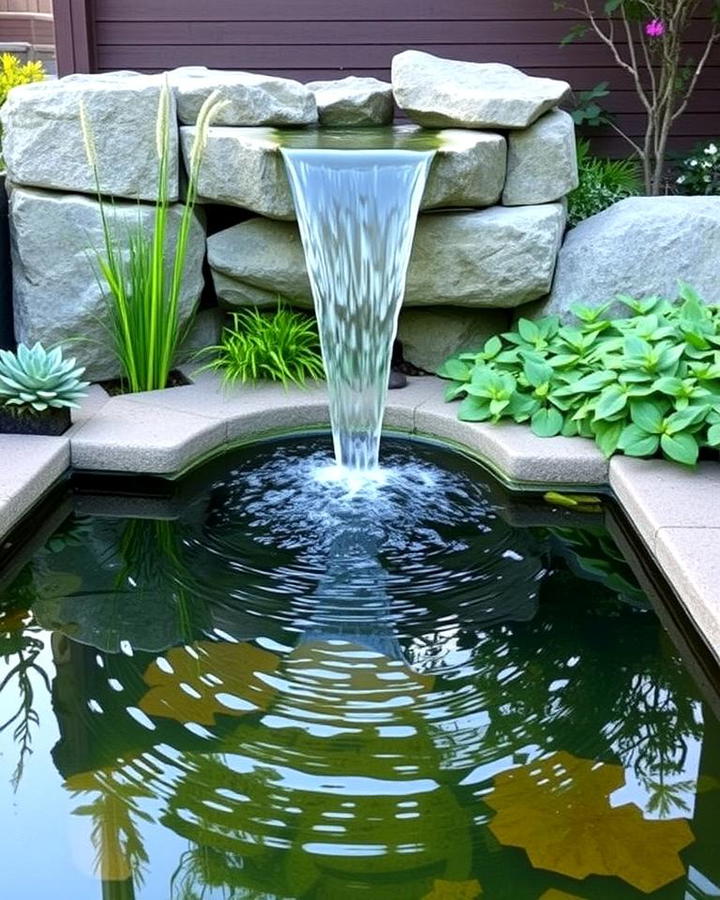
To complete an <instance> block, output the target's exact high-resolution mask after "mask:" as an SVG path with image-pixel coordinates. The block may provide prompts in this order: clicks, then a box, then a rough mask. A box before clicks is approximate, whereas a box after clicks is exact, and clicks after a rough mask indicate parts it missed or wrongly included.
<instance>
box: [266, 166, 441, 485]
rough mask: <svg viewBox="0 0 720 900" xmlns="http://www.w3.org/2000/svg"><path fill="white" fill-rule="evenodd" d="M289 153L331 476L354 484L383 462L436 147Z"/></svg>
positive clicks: (288, 167)
mask: <svg viewBox="0 0 720 900" xmlns="http://www.w3.org/2000/svg"><path fill="white" fill-rule="evenodd" d="M282 154H283V157H284V159H285V163H286V166H287V170H288V176H289V179H290V185H291V188H292V193H293V198H294V201H295V208H296V211H297V216H298V223H299V226H300V236H301V238H302V242H303V247H304V249H305V257H306V259H307V265H308V273H309V276H310V284H311V287H312V292H313V298H314V300H315V310H316V314H317V319H318V325H319V329H320V343H321V346H322V353H323V358H324V360H325V371H326V375H327V383H328V394H329V400H330V422H331V425H332V431H333V443H334V447H335V458H336V461H337V464H338V466H339V467H340V472H339V473H338V472H337V471H336V472H335V473H334V475H335V477H337V476H338V474H340V475H343V474H346V475H347V477H348V480H349V483H350V485H351V486H354V487H357V486H358V485H360V484H362V483H363V482H364V481H365V480H366V476H367V475H368V474H369V473H373V472H374V471H375V470H377V467H378V454H379V446H380V431H381V427H382V418H383V411H384V408H385V397H386V393H387V383H388V376H389V373H390V357H391V351H392V344H393V340H394V339H395V335H396V332H397V321H398V315H399V313H400V304H401V303H402V298H403V295H404V293H405V279H406V275H407V268H408V263H409V261H410V251H411V249H412V242H413V236H414V233H415V223H416V220H417V214H418V210H419V208H420V200H421V198H422V194H423V191H424V189H425V182H426V179H427V174H428V171H429V169H430V164H431V162H432V159H433V156H434V151H412V150H361V151H357V150H319V149H312V150H299V149H290V148H284V149H283V150H282ZM327 477H330V478H332V477H333V473H332V472H330V473H327ZM370 480H372V476H371V478H370Z"/></svg>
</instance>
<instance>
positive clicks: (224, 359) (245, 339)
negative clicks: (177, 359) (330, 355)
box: [203, 306, 324, 387]
mask: <svg viewBox="0 0 720 900" xmlns="http://www.w3.org/2000/svg"><path fill="white" fill-rule="evenodd" d="M208 350H209V352H214V353H215V354H216V356H215V358H214V359H213V360H212V361H211V362H209V363H208V364H207V365H205V366H204V367H203V368H205V369H212V370H215V371H218V372H221V373H222V376H223V379H224V380H225V381H226V382H227V383H229V384H234V383H236V382H238V381H240V382H246V381H258V380H262V379H267V380H269V381H281V382H282V383H283V384H284V385H285V386H286V387H287V385H288V384H290V383H291V382H292V383H295V384H298V385H302V384H304V382H305V380H306V379H307V378H323V377H324V368H323V361H322V356H321V354H320V339H319V338H318V333H317V326H316V324H315V320H314V319H313V318H312V317H311V316H307V315H303V314H301V313H297V312H294V311H293V310H291V309H287V308H285V307H284V306H278V309H277V310H276V311H275V312H274V313H270V314H268V313H262V312H260V311H259V310H257V309H252V310H243V311H242V312H239V313H234V314H233V324H232V325H230V326H227V327H226V328H225V329H224V330H223V334H222V337H221V340H220V343H219V344H218V345H217V346H215V347H210V348H208Z"/></svg>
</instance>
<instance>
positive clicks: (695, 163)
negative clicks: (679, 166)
mask: <svg viewBox="0 0 720 900" xmlns="http://www.w3.org/2000/svg"><path fill="white" fill-rule="evenodd" d="M697 164H698V161H697V160H696V159H691V160H690V168H692V169H694V168H695V167H696V166H697Z"/></svg>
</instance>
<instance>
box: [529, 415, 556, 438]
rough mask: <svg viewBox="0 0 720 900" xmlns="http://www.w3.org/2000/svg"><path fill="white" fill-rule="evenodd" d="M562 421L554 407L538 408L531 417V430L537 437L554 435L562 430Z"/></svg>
mask: <svg viewBox="0 0 720 900" xmlns="http://www.w3.org/2000/svg"><path fill="white" fill-rule="evenodd" d="M563 421H564V420H563V417H562V414H561V413H560V412H558V411H557V410H556V409H552V408H549V409H539V410H538V411H537V412H536V413H535V415H534V416H533V417H532V423H531V424H532V430H533V432H534V433H535V434H536V435H538V437H555V435H556V434H560V432H561V431H562V427H563Z"/></svg>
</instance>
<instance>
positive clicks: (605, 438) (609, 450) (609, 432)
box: [592, 421, 625, 459]
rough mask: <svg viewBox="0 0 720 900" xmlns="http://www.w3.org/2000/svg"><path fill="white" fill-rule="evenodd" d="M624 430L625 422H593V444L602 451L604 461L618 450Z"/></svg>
mask: <svg viewBox="0 0 720 900" xmlns="http://www.w3.org/2000/svg"><path fill="white" fill-rule="evenodd" d="M624 428H625V422H623V421H620V422H593V426H592V429H593V431H594V433H595V443H596V444H597V445H598V447H599V448H600V449H601V450H602V452H603V455H604V456H605V458H606V459H609V458H610V457H611V456H612V455H613V453H615V451H616V450H617V448H618V444H619V443H620V435H621V434H622V433H623V430H624Z"/></svg>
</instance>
